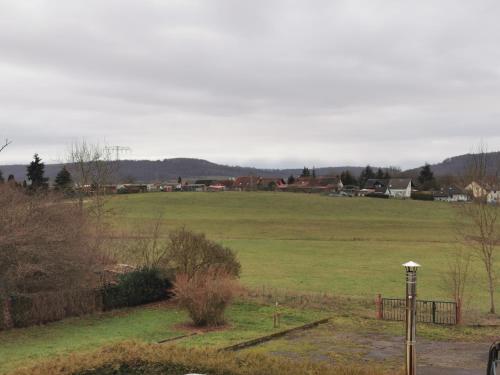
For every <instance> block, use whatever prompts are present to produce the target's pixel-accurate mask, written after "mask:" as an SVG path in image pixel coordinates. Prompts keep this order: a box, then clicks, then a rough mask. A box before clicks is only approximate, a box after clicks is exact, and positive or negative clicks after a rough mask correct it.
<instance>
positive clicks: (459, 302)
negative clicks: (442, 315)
mask: <svg viewBox="0 0 500 375" xmlns="http://www.w3.org/2000/svg"><path fill="white" fill-rule="evenodd" d="M455 321H456V324H462V300H461V299H460V298H458V300H457V301H456V303H455Z"/></svg>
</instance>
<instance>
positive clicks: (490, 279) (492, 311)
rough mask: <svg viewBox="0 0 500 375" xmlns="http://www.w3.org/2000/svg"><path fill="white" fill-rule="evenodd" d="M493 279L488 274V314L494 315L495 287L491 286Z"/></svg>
mask: <svg viewBox="0 0 500 375" xmlns="http://www.w3.org/2000/svg"><path fill="white" fill-rule="evenodd" d="M493 284H494V283H493V278H492V276H491V274H488V289H489V292H490V313H492V314H495V313H496V311H495V286H494V285H493Z"/></svg>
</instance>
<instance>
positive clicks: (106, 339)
mask: <svg viewBox="0 0 500 375" xmlns="http://www.w3.org/2000/svg"><path fill="white" fill-rule="evenodd" d="M282 313H283V315H282V324H281V328H280V329H286V328H291V327H295V326H299V325H302V324H305V323H307V322H311V321H314V320H317V319H321V318H324V317H326V316H327V313H326V312H319V311H313V310H301V309H291V308H282ZM272 316H273V307H271V306H262V305H257V304H250V303H243V302H241V303H236V304H235V305H233V306H232V307H231V308H230V309H229V311H228V312H227V318H228V321H229V322H230V325H229V326H228V327H226V328H224V329H221V330H215V331H213V332H206V333H203V334H200V335H198V336H193V337H189V338H186V339H182V340H181V341H177V342H176V343H178V344H181V345H187V346H193V345H196V346H201V345H203V346H205V345H210V347H212V348H213V347H224V346H228V345H231V344H235V343H238V342H240V341H244V340H247V339H251V338H256V337H259V336H264V335H267V334H270V333H272V332H275V331H276V330H277V329H274V328H273V319H272ZM187 321H188V318H187V315H186V314H185V313H183V312H181V311H179V310H177V309H175V308H173V307H171V306H167V307H165V306H161V305H159V306H147V307H138V308H132V309H124V310H119V311H115V312H111V313H104V314H101V315H95V316H88V317H83V318H71V319H65V320H63V321H61V322H56V323H52V324H47V325H45V326H37V327H30V328H23V329H14V330H10V331H4V332H0V342H1V345H0V359H1V361H0V373H5V372H6V371H9V370H11V369H13V368H15V367H19V366H24V365H28V364H29V363H30V362H32V361H36V360H39V359H41V358H45V357H48V356H52V355H55V354H66V353H71V352H75V351H86V350H92V349H96V348H97V347H99V346H102V345H104V344H109V343H113V342H119V341H124V340H142V341H146V342H157V341H159V340H162V339H166V338H170V337H175V336H179V335H182V334H184V333H190V332H192V330H190V329H187V328H185V327H184V326H183V324H182V323H185V322H187Z"/></svg>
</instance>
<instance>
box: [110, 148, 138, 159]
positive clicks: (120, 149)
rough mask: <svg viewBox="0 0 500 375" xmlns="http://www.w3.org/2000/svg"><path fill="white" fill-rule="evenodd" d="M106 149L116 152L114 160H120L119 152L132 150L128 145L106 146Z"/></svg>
mask: <svg viewBox="0 0 500 375" xmlns="http://www.w3.org/2000/svg"><path fill="white" fill-rule="evenodd" d="M106 150H108V151H111V152H114V153H116V159H115V160H116V161H118V160H120V153H122V152H130V151H132V149H131V148H130V147H126V146H106Z"/></svg>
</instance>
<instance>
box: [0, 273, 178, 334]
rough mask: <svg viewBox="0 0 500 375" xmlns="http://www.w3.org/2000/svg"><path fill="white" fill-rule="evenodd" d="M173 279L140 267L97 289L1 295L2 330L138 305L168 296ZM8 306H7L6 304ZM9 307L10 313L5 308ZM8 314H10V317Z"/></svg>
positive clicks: (0, 322) (0, 325) (0, 317)
mask: <svg viewBox="0 0 500 375" xmlns="http://www.w3.org/2000/svg"><path fill="white" fill-rule="evenodd" d="M171 286H172V284H171V282H170V280H168V279H165V278H164V277H162V276H161V275H160V273H159V271H157V270H155V269H139V270H136V271H132V272H129V273H126V274H123V275H120V276H119V277H118V280H117V283H116V284H109V285H106V286H104V287H103V288H101V289H97V290H92V289H90V290H86V289H80V290H62V291H55V292H40V293H33V294H20V293H16V294H13V295H11V296H10V300H9V301H7V299H6V298H3V299H0V307H2V309H0V311H3V314H0V330H1V329H5V328H9V327H7V324H6V322H7V320H10V321H11V324H12V327H15V328H20V327H28V326H32V325H36V324H45V323H49V322H54V321H58V320H61V319H64V318H67V317H71V316H82V315H86V314H92V313H95V312H99V311H108V310H113V309H118V308H122V307H132V306H138V305H142V304H145V303H149V302H154V301H159V300H164V299H167V298H168V297H169V296H170V295H169V291H168V290H169V288H170V287H171ZM6 303H9V305H10V306H9V308H8V309H4V308H3V306H4V304H6ZM6 311H8V313H7V312H6ZM6 314H10V316H9V317H7V316H6Z"/></svg>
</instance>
